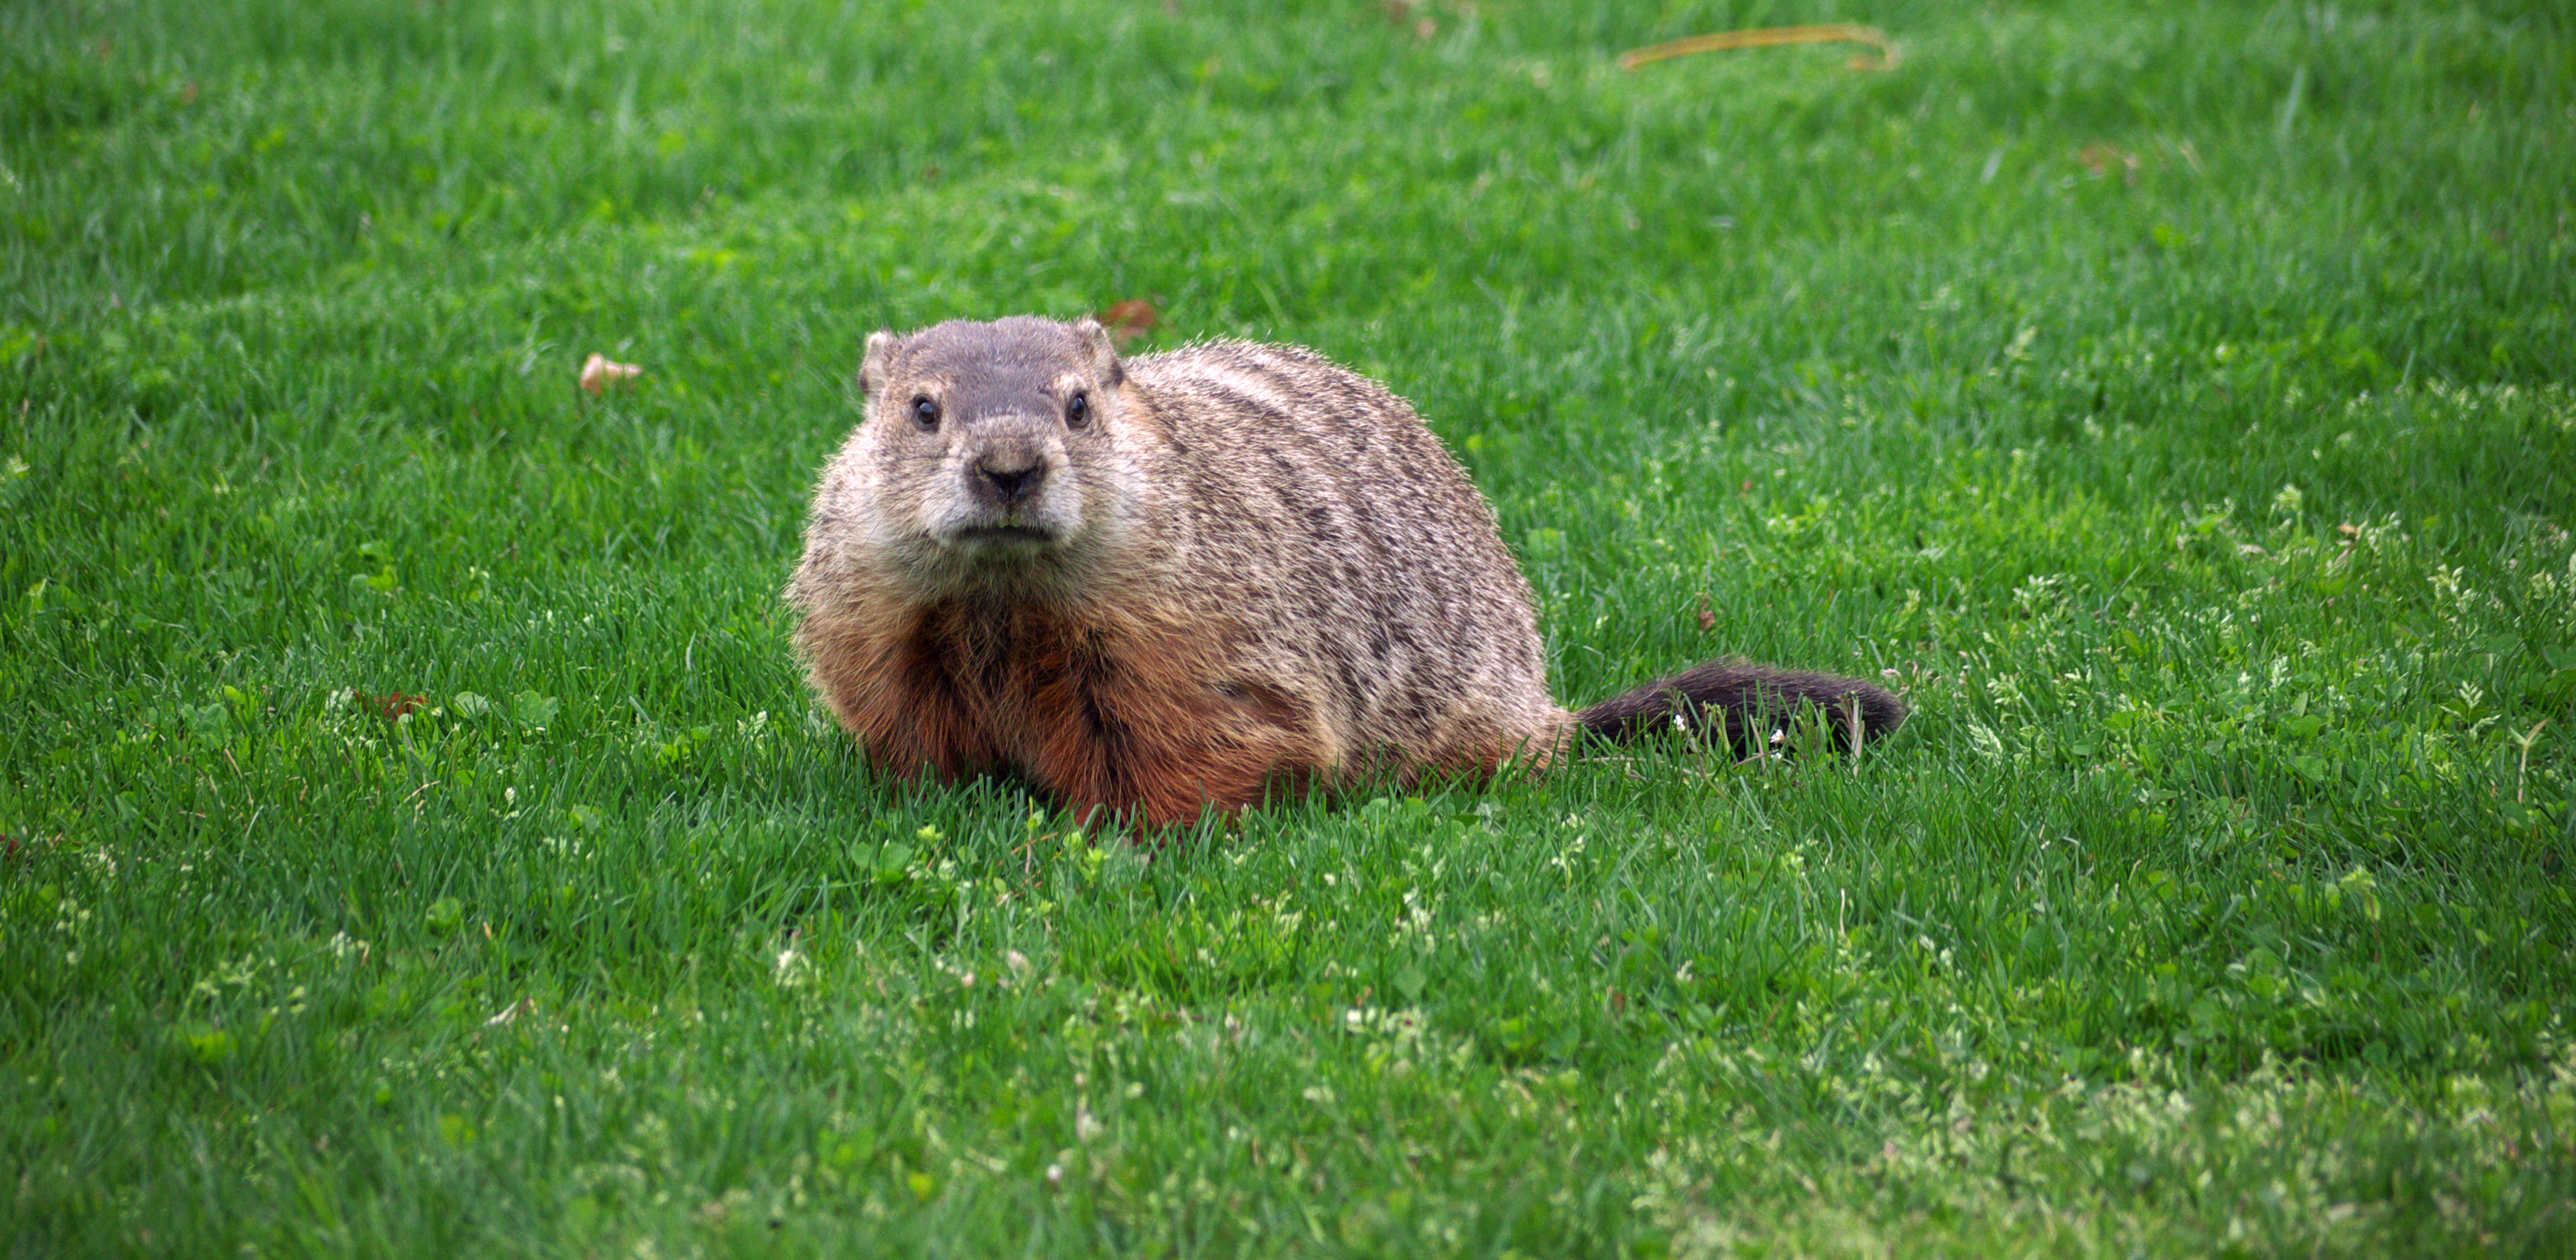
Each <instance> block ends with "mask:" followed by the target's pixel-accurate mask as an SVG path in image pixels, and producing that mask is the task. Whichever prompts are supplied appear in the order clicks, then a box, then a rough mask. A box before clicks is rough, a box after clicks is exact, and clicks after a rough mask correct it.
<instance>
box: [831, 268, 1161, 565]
mask: <svg viewBox="0 0 2576 1260" xmlns="http://www.w3.org/2000/svg"><path fill="white" fill-rule="evenodd" d="M859 375H860V382H861V384H862V385H863V386H864V387H865V389H866V390H867V394H868V418H867V425H866V429H865V431H864V435H865V440H866V445H867V447H868V458H869V462H870V464H871V465H872V468H871V469H870V471H871V472H872V473H873V476H872V477H871V480H873V481H874V482H875V486H874V487H873V489H874V497H875V500H876V501H875V503H874V504H873V508H874V514H875V516H876V519H877V522H878V524H879V526H880V533H879V538H880V540H881V542H882V543H884V544H885V545H888V546H891V547H895V548H899V549H901V550H902V551H903V552H905V553H906V554H904V555H903V556H902V557H901V558H902V559H904V560H906V561H909V562H910V563H911V564H912V565H914V566H916V567H923V566H926V567H930V568H935V569H954V568H958V567H960V566H963V567H966V568H972V569H987V568H994V567H1002V568H1007V567H1010V566H1014V565H1027V564H1030V563H1033V562H1037V561H1039V560H1041V559H1042V558H1044V557H1048V556H1051V555H1061V554H1064V553H1068V552H1073V551H1077V550H1080V549H1082V548H1083V547H1084V546H1085V545H1086V544H1087V543H1092V542H1096V541H1097V539H1096V538H1093V537H1092V535H1095V534H1096V533H1098V531H1099V529H1100V527H1101V523H1102V522H1103V521H1105V520H1107V519H1109V518H1110V517H1113V516H1114V515H1115V514H1116V512H1115V495H1116V493H1117V487H1116V486H1115V485H1113V484H1111V482H1112V478H1113V476H1114V465H1115V463H1116V461H1115V460H1114V459H1113V458H1112V457H1111V451H1112V449H1113V446H1112V443H1113V442H1114V435H1115V432H1116V429H1117V426H1118V425H1119V423H1120V418H1119V415H1118V401H1119V386H1120V385H1121V384H1122V382H1123V380H1124V374H1123V373H1122V372H1121V371H1120V369H1119V365H1118V354H1117V350H1116V348H1115V347H1114V346H1112V345H1111V344H1110V341H1109V335H1108V333H1106V332H1105V331H1103V330H1102V329H1101V327H1100V325H1099V324H1097V323H1094V322H1092V321H1090V320H1084V321H1083V322H1081V323H1080V324H1060V323H1057V322H1055V321H1053V320H1044V319H1026V318H1021V319H1005V320H1000V321H997V322H994V323H990V324H978V323H966V322H962V321H960V322H952V323H946V324H941V325H938V326H937V327H934V328H929V329H925V330H923V331H921V332H917V333H913V334H911V335H910V336H904V337H897V336H895V335H893V334H891V333H882V332H881V333H878V334H876V335H874V336H872V337H870V338H868V352H867V359H866V362H865V364H864V365H863V366H862V367H861V368H860V373H859Z"/></svg>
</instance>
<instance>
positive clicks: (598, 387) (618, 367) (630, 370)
mask: <svg viewBox="0 0 2576 1260" xmlns="http://www.w3.org/2000/svg"><path fill="white" fill-rule="evenodd" d="M643 374H644V369H642V368H640V367H637V366H635V365H634V364H632V363H617V362H612V361H611V360H610V359H609V357H608V356H607V355H604V354H594V355H592V356H590V358H588V359H587V360H584V361H583V363H582V365H581V388H582V392H583V393H586V394H592V395H597V394H599V393H600V392H602V391H604V390H606V389H607V388H608V387H609V386H611V385H623V384H625V383H626V382H628V381H630V380H633V379H634V378H636V377H638V376H642V375H643Z"/></svg>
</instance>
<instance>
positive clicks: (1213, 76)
mask: <svg viewBox="0 0 2576 1260" xmlns="http://www.w3.org/2000/svg"><path fill="white" fill-rule="evenodd" d="M1819 21H1866V22H1871V23H1874V24H1876V25H1878V26H1879V27H1881V28H1883V29H1884V30H1886V31H1887V32H1888V33H1889V35H1890V36H1891V37H1893V39H1894V40H1895V41H1896V43H1897V54H1898V56H1897V58H1896V62H1895V64H1894V65H1893V66H1892V67H1887V68H1879V69H1869V68H1854V67H1852V66H1851V65H1849V64H1847V63H1848V62H1849V60H1850V59H1851V57H1852V55H1853V54H1854V53H1856V52H1858V53H1863V54H1867V53H1868V52H1869V50H1868V49H1866V48H1859V47H1855V46H1851V45H1842V46H1807V47H1784V48H1770V49H1760V50H1750V51H1738V52H1724V53H1713V54H1708V55H1704V56H1698V57H1691V58H1685V59H1680V60H1675V61H1669V62H1665V63H1661V64H1657V65H1652V66H1647V67H1644V68H1642V69H1640V70H1637V71H1635V72H1630V71H1626V70H1623V69H1621V68H1620V65H1619V62H1618V54H1619V53H1621V52H1622V51H1624V50H1627V49H1629V48H1633V47H1637V46H1640V45H1645V44H1650V43H1654V42H1657V41H1660V40H1666V39H1671V38H1676V37H1679V36H1684V35H1691V34H1697V33H1701V32H1706V31H1714V30H1726V29H1732V28H1740V27H1760V26H1777V25H1788V24H1794V23H1802V22H1819ZM2571 215H2576V21H2571V19H2570V18H2569V16H2568V15H2567V14H2566V13H2565V12H2564V11H2563V10H2562V9H2560V8H2559V7H2558V6H2556V5H2554V4H2549V3H2541V2H2536V0H2535V2H2533V3H2512V2H2509V0H2507V2H2497V3H2484V4H2460V5H2431V4H2422V5H2418V4H2407V3H2384V4H2380V3H2371V4H2352V5H2304V6H2292V5H2271V6H2264V5H2250V4H2248V5H2236V4H2217V3H2211V4H2199V5H2190V4H2172V5H2167V4H2143V3H2141V4H2125V5H2124V4H2082V5H2075V4H2069V5H2063V6H2052V5H2004V4H1986V5H1975V4H1966V3H1935V2H1931V0H1890V2H1889V3H1887V4H1885V5H1882V6H1880V7H1876V8H1852V7H1848V6H1843V7H1835V6H1833V5H1828V4H1813V3H1769V2H1767V0H1746V2H1744V3H1737V4H1728V3H1722V2H1702V0H1676V2H1674V3H1669V4H1661V5H1610V4H1602V3H1588V2H1587V3H1577V2H1574V0H1567V2H1564V3H1541V2H1540V0H1478V2H1477V3H1474V4H1469V3H1465V2H1464V0H1417V2H1415V3H1411V4H1406V3H1402V2H1400V0H1399V2H1398V3H1395V4H1379V3H1375V2H1374V0H1368V2H1363V0H1335V2H1333V3H1324V2H1321V0H1316V2H1310V3H1297V4H1254V3H1249V2H1248V0H1169V2H1157V0H1010V2H1008V3H974V4H970V3H965V2H964V0H956V2H953V3H952V2H948V0H932V2H930V3H925V2H924V0H850V2H849V3H844V4H838V5H831V4H818V3H807V2H805V0H782V2H780V3H773V4H763V5H751V4H741V3H722V2H712V0H711V2H708V3H679V2H678V0H645V2H643V3H628V4H607V3H599V2H596V0H568V2H566V3H561V4H546V5H533V6H531V5H519V4H512V3H506V2H503V0H445V2H437V3H432V2H418V3H415V2H413V0H324V2H318V3H310V4H294V5H276V4H253V3H248V2H246V0H195V2H193V3H187V4H174V3H163V4H141V3H129V2H125V0H89V2H85V3H51V2H41V0H40V2H31V3H21V4H12V5H9V6H7V7H6V8H5V9H0V835H5V837H6V842H5V845H0V1253H5V1254H6V1255H8V1256H12V1257H20V1256H23V1257H38V1256H44V1257H51V1256H58V1255H110V1254H134V1255H176V1256H216V1255H222V1256H233V1255H241V1256H252V1255H264V1256H265V1255H273V1256H290V1255H342V1254H368V1255H379V1254H382V1255H395V1254H400V1255H420V1256H439V1257H444V1256H455V1255H527V1256H538V1255H547V1256H551V1255H601V1256H606V1255H611V1254H614V1255H620V1256H638V1257H656V1256H658V1257H675V1256H682V1255H764V1256H765V1255H771V1254H789V1255H857V1254H869V1253H878V1254H923V1255H933V1254H936V1255H961V1256H983V1255H997V1254H1006V1253H1007V1254H1023V1253H1026V1254H1058V1253H1076V1252H1099V1253H1115V1254H1139V1255H1230V1254H1237V1253H1264V1254H1269V1253H1300V1254H1317V1255H1321V1254H1354V1255H1357V1254H1379V1255H1390V1256H1416V1255H1450V1254H1461V1255H1465V1254H1472V1255H1509V1254H1518V1255H1523V1256H1531V1257H1538V1256H1553V1255H1587V1256H1662V1255H1672V1256H1710V1255H1746V1256H1753V1255H1770V1256H1781V1255H1873V1256H1875V1255H1905V1256H1912V1255H1925V1256H1933V1255H1945V1256H1966V1255H1976V1256H1985V1255H2008V1254H2044V1255H2069V1256H2090V1255H2171V1256H2186V1255H2204V1254H2209V1253H2212V1252H2226V1253H2234V1254H2244V1255H2271V1254H2280V1255H2288V1254H2299V1255H2310V1254H2318V1255H2423V1254H2446V1255H2447V1254H2496V1255H2537V1256H2563V1255H2567V1254H2570V1252H2571V1251H2576V1208H2571V1206H2570V1204H2571V1202H2572V1201H2576V1026H2571V1022H2572V1021H2576V871H2571V869H2570V862H2571V859H2576V785H2571V778H2576V539H2571V537H2570V534H2569V529H2570V528H2571V526H2576V519H2571V518H2576V391H2571V382H2576V240H2571V236H2570V233H2571V230H2576V225H2571ZM1122 301H1143V302H1147V303H1150V304H1151V305H1152V306H1153V307H1154V309H1155V310H1156V311H1157V312H1158V313H1159V322H1158V324H1157V325H1156V326H1155V327H1154V328H1153V329H1152V330H1150V331H1149V332H1148V333H1146V334H1145V336H1144V337H1143V338H1142V339H1141V340H1139V341H1138V342H1137V343H1136V344H1135V345H1134V346H1133V347H1132V348H1131V352H1133V353H1144V352H1148V351H1151V350H1153V349H1156V348H1169V347H1172V346H1177V345H1180V344H1184V343H1186V342H1187V341H1190V340H1193V339H1197V338H1203V337H1214V336H1240V337H1254V338H1262V339H1272V340H1282V341H1293V342H1298V343H1302V344H1306V345H1310V346H1314V347H1316V348H1318V349H1320V350H1321V351H1323V352H1325V353H1327V354H1329V355H1332V356H1333V357H1335V358H1336V359H1338V360H1340V361H1342V362H1344V363H1347V364H1350V365H1352V366H1353V367H1355V368H1357V369H1359V370H1361V371H1364V372H1367V373H1369V374H1371V375H1373V376H1376V377H1378V378H1379V379H1381V380H1384V381H1385V382H1387V383H1388V384H1389V385H1390V386H1391V387H1392V388H1394V389H1395V390H1396V391H1397V392H1399V393H1401V394H1403V395H1405V396H1406V397H1408V398H1410V399H1412V400H1414V401H1415V403H1416V404H1417V405H1418V406H1419V407H1420V409H1421V411H1422V412H1423V414H1424V415H1425V417H1426V418H1427V419H1428V420H1429V422H1430V423H1431V425H1432V426H1433V428H1434V429H1435V430H1436V431H1437V432H1438V433H1439V435H1440V436H1441V438H1442V439H1443V440H1444V441H1445V442H1447V443H1448V445H1449V447H1450V449H1451V450H1453V451H1454V452H1455V453H1456V454H1457V455H1458V457H1459V458H1460V459H1461V460H1462V461H1463V462H1464V463H1465V464H1466V465H1467V466H1468V467H1469V469H1470V470H1471V471H1472V472H1473V473H1474V475H1475V477H1476V479H1477V481H1478V483H1479V484H1480V485H1481V486H1482V487H1483V489H1484V491H1485V493H1486V494H1487V495H1488V496H1489V497H1490V498H1491V499H1492V501H1493V503H1494V505H1495V507H1496V510H1497V512H1498V514H1499V515H1500V517H1501V520H1502V527H1503V532H1504V535H1505V538H1506V540H1507V541H1508V542H1509V543H1510V545H1511V546H1512V548H1513V550H1514V552H1515V553H1516V554H1517V555H1518V556H1519V557H1520V559H1521V563H1522V564H1523V566H1524V568H1525V570H1526V571H1527V573H1528V574H1529V577H1530V579H1531V581H1532V583H1533V584H1534V585H1535V587H1536V589H1537V592H1538V598H1539V603H1540V613H1541V624H1542V628H1543V630H1544V632H1545V633H1546V635H1547V641H1548V648H1549V652H1550V654H1551V657H1552V669H1553V676H1554V678H1555V679H1556V685H1557V687H1558V691H1559V695H1560V698H1562V699H1564V700H1566V701H1568V702H1570V703H1578V704H1579V703H1585V702H1589V701H1591V700H1595V699H1599V698H1601V697H1603V696H1606V695H1608V694H1611V693H1612V692H1614V691H1617V690H1621V689H1625V688H1627V687H1630V686H1634V685H1636V684H1637V683H1639V682H1642V681H1644V680H1646V679H1648V678H1651V677H1654V676H1655V675H1657V674H1659V673H1664V672H1669V671H1671V670H1673V669H1677V668H1680V667H1682V666H1685V665H1688V664H1691V663H1694V662H1696V661H1699V660H1702V659H1705V658H1708V657H1712V656H1718V655H1725V654H1741V655H1744V656H1749V657H1753V658H1756V659H1761V660H1767V661H1773V662H1778V663H1781V664H1785V665H1793V666H1798V667H1804V668H1819V669H1832V670H1837V671H1841V672H1846V673H1852V674H1858V675H1864V676H1870V677H1881V676H1884V677H1885V678H1886V680H1887V681H1888V682H1889V685H1891V686H1894V687H1900V688H1902V689H1903V691H1904V692H1905V694H1906V696H1907V698H1908V700H1909V702H1910V703H1911V705H1912V706H1913V708H1914V716H1913V717H1912V719H1911V720H1910V721H1909V723H1908V724H1907V725H1906V727H1905V728H1904V729H1903V730H1902V731H1901V732H1900V733H1899V734H1898V735H1897V736H1896V737H1895V738H1894V739H1892V740H1890V741H1887V742H1886V743H1884V744H1883V745H1880V746H1877V747H1873V748H1871V749H1869V750H1867V752H1866V753H1865V755H1863V756H1860V757H1858V758H1851V759H1846V758H1837V757H1815V758H1803V759H1801V758H1790V759H1785V760H1783V759H1759V760H1755V761H1752V762H1749V763H1746V764H1734V763H1731V762H1730V761H1729V759H1727V758H1725V757H1723V756H1715V755H1712V754H1710V753H1709V752H1707V751H1705V750H1701V749H1697V748H1694V747H1691V746H1688V745H1685V744H1681V743H1678V742H1669V743H1655V744H1649V745H1646V746H1641V747H1637V748H1631V749H1624V750H1620V751H1618V752H1615V753H1612V752H1603V753H1601V754H1599V755H1596V756H1593V757H1591V758H1589V759H1588V760H1585V761H1583V762H1581V763H1580V764H1577V765H1575V766H1572V767H1570V768H1567V769H1564V770H1562V771H1561V772H1558V773H1555V774H1552V775H1550V776H1548V777H1546V778H1544V779H1542V780H1537V781H1514V782H1508V783H1501V784H1495V785H1490V786H1486V787H1482V788H1478V787H1474V786H1455V787H1450V788H1447V789H1444V790H1439V791H1425V792H1423V793H1422V794H1419V795H1408V794H1405V793H1404V792H1403V791H1401V790H1387V791H1376V792H1372V791H1358V792H1353V793H1350V794H1348V795H1347V796H1346V797H1345V798H1343V799H1341V800H1339V801H1337V802H1332V803H1329V804H1327V803H1321V802H1309V803H1304V804H1280V805H1274V806H1271V807H1266V808H1261V809H1256V810H1253V811H1250V812H1247V813H1245V814H1244V815H1243V816H1242V817H1241V818H1240V819H1239V820H1236V821H1234V822H1231V823H1227V822H1223V821H1220V820H1209V821H1206V822H1203V823H1202V824H1200V825H1198V826H1196V827H1192V828H1186V829H1182V830H1179V831H1176V832H1172V833H1169V834H1163V835H1157V836H1149V837H1145V838H1143V840H1142V841H1141V842H1140V841H1139V839H1138V838H1136V837H1134V836H1132V835H1130V834H1129V833H1128V832H1126V831H1124V830H1122V829H1120V828H1118V827H1115V826H1104V825H1100V824H1098V823H1096V822H1095V823H1094V824H1093V825H1092V826H1090V827H1089V828H1088V830H1086V829H1085V828H1084V826H1083V825H1081V822H1080V820H1077V819H1076V818H1074V817H1072V816H1070V815H1068V814H1064V813H1061V812H1057V811H1054V810H1052V809H1051V808H1050V807H1049V805H1048V803H1047V802H1045V801H1043V800H1041V799H1038V798H1034V797H1032V796H1031V795H1030V794H1028V793H1027V792H1026V791H1025V790H1024V789H1022V788H1020V787H1016V786H1014V785H1011V784H1008V783H978V784H973V785H968V786H961V787H957V788H952V789H936V790H930V789H905V788H901V787H898V786H896V785H894V784H891V783H888V782H886V781H884V780H882V779H880V778H878V777H876V776H874V775H872V774H871V773H870V771H869V770H868V769H867V768H866V767H865V766H864V765H863V764H862V763H861V761H860V759H859V758H858V756H857V755H856V753H855V751H854V750H853V748H852V747H851V745H850V743H849V741H848V739H847V738H846V737H844V736H842V735H841V734H840V733H839V732H837V731H836V730H835V729H833V728H832V727H831V726H830V724H829V723H828V722H827V721H826V720H824V719H823V718H821V717H820V716H819V714H818V711H817V709H816V708H815V706H814V705H813V703H812V702H811V700H810V698H809V696H808V693H807V691H806V688H805V686H804V683H803V680H802V678H801V675H800V672H799V668H798V666H797V663H796V661H795V660H794V657H793V654H792V652H791V650H790V648H789V647H788V643H787V636H788V633H789V631H790V629H791V620H790V618H789V616H788V614H787V612H786V611H785V609H784V608H783V606H782V603H781V600H780V597H779V591H780V589H781V587H782V586H783V584H784V582H785V580H786V577H787V574H788V572H789V569H790V568H791V566H792V565H793V564H794V561H795V558H796V555H797V551H798V548H799V545H800V532H801V529H802V524H803V521H802V517H803V512H804V508H805V502H806V498H807V495H808V493H809V491H810V490H811V487H812V478H813V474H814V470H815V469H816V468H817V467H818V466H819V465H820V464H821V462H822V460H823V459H824V457H825V456H826V454H827V453H828V452H829V451H830V450H831V449H833V448H834V447H835V446H836V445H837V444H838V443H839V441H840V440H841V438H842V437H843V435H844V434H845V433H846V432H847V431H848V429H849V427H850V426H851V425H852V424H853V423H855V421H856V417H857V399H856V397H855V390H854V387H853V385H852V383H851V374H852V371H853V369H854V368H855V367H856V365H857V360H858V354H859V348H860V345H861V343H862V342H863V340H864V339H865V337H866V335H867V334H868V332H870V331H871V330H873V329H877V328H883V327H891V328H897V329H904V328H912V327H917V326H920V325H923V324H926V323H928V322H932V321H936V320H940V319H946V318H952V317H961V316H963V317H978V318H989V317H993V316H998V315H1003V314H1011V313H1029V312H1034V313H1045V314H1052V315H1057V316H1062V317H1071V316H1075V315H1079V314H1081V313H1084V312H1089V311H1099V310H1103V309H1105V308H1107V307H1109V306H1111V305H1112V304H1113V303H1118V302H1122ZM592 353H604V354H607V355H609V356H611V357H612V358H615V359H618V360H621V361H624V362H629V363H633V364H636V365H639V366H641V367H642V368H643V369H644V373H643V375H642V376H640V377H638V378H635V379H634V380H633V381H631V382H629V383H627V384H626V385H624V386H622V387H618V388H613V389H611V390H609V391H607V392H605V393H602V394H600V395H598V396H596V397H594V396H591V395H589V394H586V393H584V392H583V391H581V390H580V389H579V388H577V387H576V383H575V382H576V377H577V376H578V374H579V372H580V369H581V365H582V363H583V361H584V359H585V358H586V357H587V356H588V355H590V354H592Z"/></svg>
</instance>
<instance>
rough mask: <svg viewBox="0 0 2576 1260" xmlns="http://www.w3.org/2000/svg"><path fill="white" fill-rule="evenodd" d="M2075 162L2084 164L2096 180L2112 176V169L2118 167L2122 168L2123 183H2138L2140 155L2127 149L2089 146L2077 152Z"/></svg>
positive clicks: (2096, 145)
mask: <svg viewBox="0 0 2576 1260" xmlns="http://www.w3.org/2000/svg"><path fill="white" fill-rule="evenodd" d="M2075 160H2076V161H2078V162H2081V163H2083V164H2084V169H2085V171H2086V172H2088V173H2089V174H2091V175H2092V176H2093V178H2095V179H2100V178H2102V177H2103V176H2104V175H2108V174H2110V173H2111V168H2112V167H2114V166H2117V167H2119V168H2120V182H2121V183H2124V184H2134V183H2137V182H2138V155H2137V154H2135V153H2131V152H2129V151H2128V150H2126V149H2118V148H2114V147H2112V146H2110V145H2107V144H2088V145H2085V146H2084V147H2083V148H2082V149H2079V150H2077V151H2076V154H2075Z"/></svg>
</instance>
